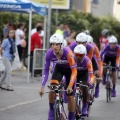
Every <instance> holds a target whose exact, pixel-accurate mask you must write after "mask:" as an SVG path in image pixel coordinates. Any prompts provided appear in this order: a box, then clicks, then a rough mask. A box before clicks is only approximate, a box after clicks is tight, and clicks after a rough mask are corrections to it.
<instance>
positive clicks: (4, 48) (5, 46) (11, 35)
mask: <svg viewBox="0 0 120 120" xmlns="http://www.w3.org/2000/svg"><path fill="white" fill-rule="evenodd" d="M15 52H16V50H15V32H14V30H12V29H10V30H9V31H8V34H7V36H6V38H5V39H4V40H3V42H2V45H1V49H0V54H1V56H2V62H3V64H4V66H5V73H4V74H3V76H2V79H1V81H0V88H1V89H2V90H8V91H13V88H12V87H11V75H12V63H13V60H14V53H15ZM4 83H5V84H4Z"/></svg>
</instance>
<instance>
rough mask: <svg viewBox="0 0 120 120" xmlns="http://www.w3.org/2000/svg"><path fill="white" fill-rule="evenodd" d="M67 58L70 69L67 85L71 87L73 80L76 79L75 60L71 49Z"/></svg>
mask: <svg viewBox="0 0 120 120" xmlns="http://www.w3.org/2000/svg"><path fill="white" fill-rule="evenodd" d="M67 58H68V61H69V64H70V67H71V70H72V73H71V77H70V83H69V86H70V87H72V86H73V85H74V82H75V81H76V76H77V69H76V62H75V59H74V54H73V53H72V51H69V53H68V56H67Z"/></svg>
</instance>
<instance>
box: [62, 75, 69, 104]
mask: <svg viewBox="0 0 120 120" xmlns="http://www.w3.org/2000/svg"><path fill="white" fill-rule="evenodd" d="M62 83H63V84H64V85H65V84H66V78H65V76H63V78H62ZM63 100H64V103H68V100H67V95H66V92H65V91H64V92H63Z"/></svg>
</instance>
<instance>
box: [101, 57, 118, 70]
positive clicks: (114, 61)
mask: <svg viewBox="0 0 120 120" xmlns="http://www.w3.org/2000/svg"><path fill="white" fill-rule="evenodd" d="M103 62H104V63H106V64H109V62H111V66H112V67H116V56H114V57H109V56H107V55H104V58H103ZM112 71H116V69H115V68H112Z"/></svg>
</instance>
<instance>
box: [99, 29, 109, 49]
mask: <svg viewBox="0 0 120 120" xmlns="http://www.w3.org/2000/svg"><path fill="white" fill-rule="evenodd" d="M101 34H102V36H101V37H100V39H99V42H100V50H103V49H104V47H105V45H106V44H107V43H108V39H109V30H108V29H104V30H102V32H101Z"/></svg>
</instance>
